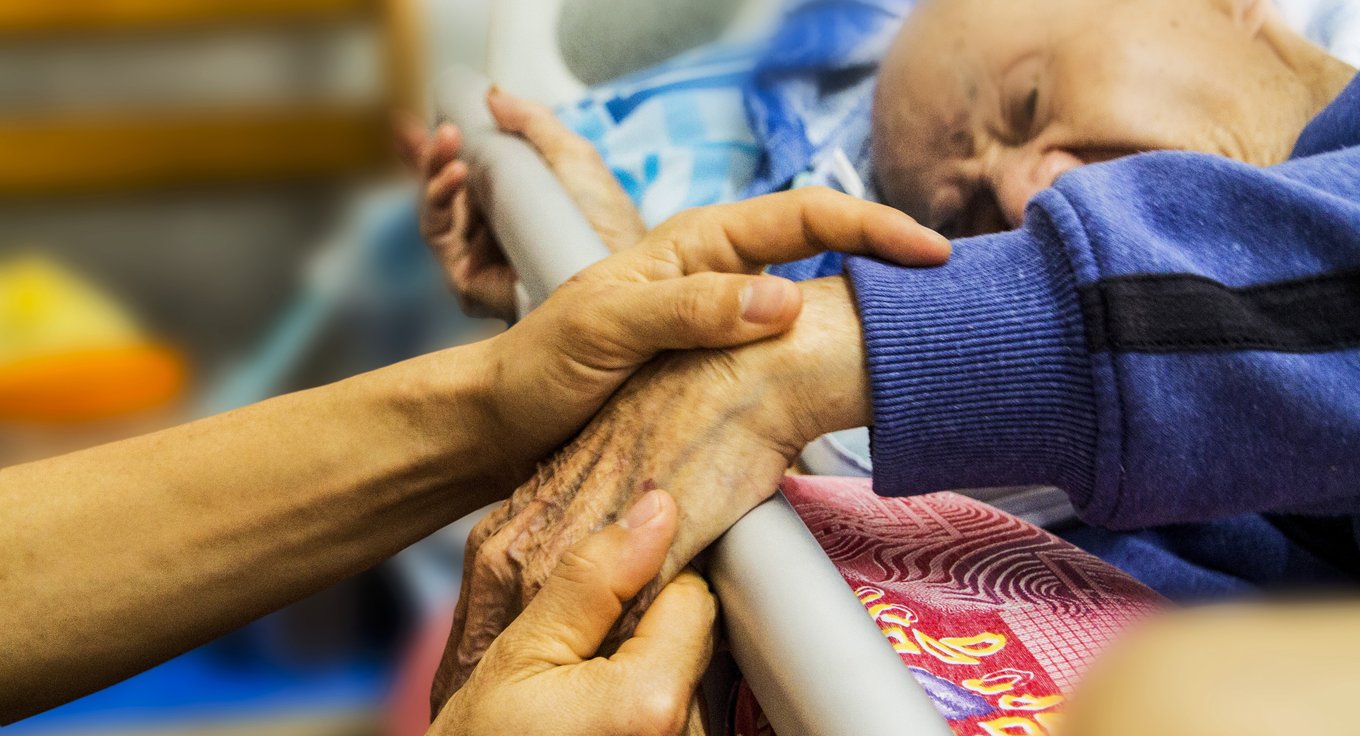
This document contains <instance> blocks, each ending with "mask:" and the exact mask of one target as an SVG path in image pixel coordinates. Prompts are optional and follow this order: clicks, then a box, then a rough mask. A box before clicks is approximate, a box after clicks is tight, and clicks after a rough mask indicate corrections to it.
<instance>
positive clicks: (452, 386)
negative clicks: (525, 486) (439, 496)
mask: <svg viewBox="0 0 1360 736" xmlns="http://www.w3.org/2000/svg"><path fill="white" fill-rule="evenodd" d="M490 342H491V341H482V342H478V343H473V344H471V345H464V346H461V347H456V348H451V349H448V350H441V351H438V352H435V353H431V354H429V355H425V356H422V357H419V358H415V359H413V360H409V361H406V362H404V363H400V364H398V365H396V366H392V367H391V368H389V369H386V370H387V371H390V372H391V373H390V374H389V381H388V382H389V383H390V385H391V387H392V389H391V391H392V394H393V396H392V403H393V405H394V406H395V407H396V408H397V410H398V411H399V412H400V413H401V414H402V415H403V417H404V421H405V422H406V424H407V425H408V427H409V430H408V431H409V434H410V437H411V439H412V444H413V446H412V450H411V451H412V454H413V457H417V458H421V461H422V462H423V463H424V464H425V465H427V466H428V472H431V473H434V474H436V475H437V476H438V477H439V478H440V480H441V482H442V485H443V486H445V487H456V488H459V489H462V490H460V493H461V494H462V495H465V496H466V495H468V494H473V495H479V498H478V499H475V500H476V501H478V502H479V503H480V504H485V503H490V502H491V501H494V500H497V499H499V498H501V497H502V496H504V495H506V494H507V493H508V492H509V490H510V489H512V488H513V487H514V484H515V483H518V482H519V480H521V479H522V478H520V477H519V476H521V475H522V474H523V472H522V471H521V470H520V468H519V465H520V464H519V463H515V462H514V460H513V453H512V452H510V451H509V450H510V446H509V445H508V444H507V441H506V437H507V433H506V431H505V429H504V427H503V426H502V422H501V419H500V417H499V414H498V412H497V410H496V394H497V390H498V389H497V386H498V384H499V378H498V371H497V369H496V365H497V364H496V356H495V353H494V350H493V349H492V348H491V346H490ZM481 496H484V498H482V497H481Z"/></svg>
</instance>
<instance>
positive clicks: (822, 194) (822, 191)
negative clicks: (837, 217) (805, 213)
mask: <svg viewBox="0 0 1360 736" xmlns="http://www.w3.org/2000/svg"><path fill="white" fill-rule="evenodd" d="M796 192H797V194H798V201H799V204H801V205H803V206H805V207H810V208H818V207H829V206H831V205H833V204H836V203H837V202H839V201H840V200H841V196H842V195H841V194H839V193H838V192H837V191H836V190H834V189H831V188H830V187H825V186H812V187H803V188H802V189H798V190H796Z"/></svg>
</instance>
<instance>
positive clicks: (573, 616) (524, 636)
mask: <svg viewBox="0 0 1360 736" xmlns="http://www.w3.org/2000/svg"><path fill="white" fill-rule="evenodd" d="M675 526H676V508H675V502H674V501H673V500H671V498H670V496H668V495H666V493H665V492H664V491H652V492H651V493H648V494H647V495H645V496H643V497H642V499H640V500H639V501H638V502H637V503H636V504H635V505H634V506H633V508H632V509H631V510H630V511H629V512H628V513H627V515H625V516H624V517H623V519H621V520H620V521H619V523H618V524H614V525H611V526H608V527H605V528H604V529H603V530H601V531H600V532H599V533H597V534H595V535H593V536H591V537H589V538H587V539H586V540H585V541H583V542H581V543H580V544H577V545H576V546H575V547H573V548H572V549H571V550H570V551H568V552H567V554H566V555H565V556H564V557H563V559H562V562H561V564H559V565H558V566H557V568H556V569H555V570H554V571H553V573H552V575H551V577H550V578H549V579H548V581H547V582H546V583H545V584H544V586H543V589H542V591H540V593H539V595H538V597H536V598H535V599H534V601H533V603H531V604H530V605H529V606H528V607H527V608H526V609H525V610H524V613H522V614H521V615H520V617H519V618H518V619H516V620H515V622H514V623H513V624H511V625H510V626H509V628H507V629H506V630H505V633H503V634H501V636H500V637H499V638H498V639H496V641H495V643H493V644H492V645H491V647H490V648H489V649H488V650H487V653H486V656H485V657H484V658H483V659H482V662H481V664H480V665H478V666H477V668H476V670H474V671H473V672H472V676H471V678H470V679H469V680H468V683H467V685H466V686H465V687H464V688H463V689H462V690H460V691H459V692H458V694H457V695H456V696H454V698H453V699H452V700H450V701H449V704H448V706H447V707H446V708H444V710H443V712H442V713H440V715H439V718H438V719H437V720H436V721H435V723H434V725H433V726H432V727H431V729H430V731H429V733H430V734H431V736H463V735H466V736H484V735H486V734H503V733H507V734H508V733H526V734H527V733H532V734H545V735H550V734H563V735H566V734H581V735H582V736H611V734H617V735H618V736H632V735H633V734H657V735H658V736H661V735H664V734H679V733H682V732H683V730H684V729H685V726H686V722H687V720H688V719H689V717H690V714H691V710H690V703H691V696H692V695H693V694H694V691H695V688H696V686H697V685H698V683H699V678H700V677H701V676H702V675H703V672H704V669H705V668H706V667H707V666H708V658H709V654H710V653H711V651H712V643H713V620H714V616H715V614H716V605H715V603H714V600H713V596H712V595H710V594H709V592H708V586H707V585H706V584H705V583H704V581H703V579H702V578H700V577H699V576H698V575H696V574H694V573H693V572H685V573H682V574H681V575H680V576H679V577H677V578H676V579H675V580H674V581H672V582H671V583H670V584H669V585H667V586H666V587H665V588H664V589H663V590H662V591H661V592H660V594H659V595H658V596H657V598H656V601H655V602H654V603H653V604H652V607H651V608H650V609H648V611H647V614H646V615H645V616H643V617H642V619H641V620H640V621H639V622H638V625H637V630H636V633H635V634H634V636H633V637H632V638H630V639H629V640H628V641H625V642H623V644H622V645H621V646H619V647H618V649H617V650H616V651H614V652H613V653H612V655H611V656H609V657H608V658H607V659H606V658H604V657H600V656H596V654H597V652H599V649H600V644H601V642H602V641H604V637H605V634H606V633H607V632H608V631H609V629H610V627H611V626H613V624H614V622H615V621H616V620H617V619H618V617H619V614H620V613H621V612H622V611H623V610H624V607H625V606H626V605H627V603H628V601H629V600H631V599H632V598H633V596H635V595H637V593H638V591H639V590H641V589H642V588H643V586H645V585H646V584H647V583H648V582H649V581H651V580H652V579H653V578H655V577H656V574H657V571H658V570H660V569H661V564H662V561H663V560H664V559H665V558H666V550H667V548H668V547H669V546H670V542H671V539H672V537H673V536H674V535H675Z"/></svg>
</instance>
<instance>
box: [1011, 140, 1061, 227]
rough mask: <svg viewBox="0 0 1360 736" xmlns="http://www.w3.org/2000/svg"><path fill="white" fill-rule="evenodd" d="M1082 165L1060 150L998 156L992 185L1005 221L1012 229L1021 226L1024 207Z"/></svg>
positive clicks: (1019, 152) (1019, 150) (1025, 149)
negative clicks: (1059, 179) (1066, 173)
mask: <svg viewBox="0 0 1360 736" xmlns="http://www.w3.org/2000/svg"><path fill="white" fill-rule="evenodd" d="M1081 164H1082V161H1081V159H1079V158H1077V157H1076V156H1074V155H1072V154H1070V153H1068V152H1067V151H1063V150H1061V149H1050V150H1047V151H1040V150H1034V149H1030V148H1021V149H1013V150H1010V151H1006V152H1005V153H1003V154H1001V155H1000V156H998V157H997V160H996V161H995V163H994V165H993V167H992V172H991V179H992V182H991V183H992V189H993V191H994V192H996V200H997V203H998V204H1000V205H1001V211H1002V213H1003V214H1005V216H1006V222H1007V223H1009V224H1010V226H1011V227H1013V228H1015V227H1020V225H1021V224H1022V223H1023V222H1024V219H1025V205H1027V204H1029V201H1030V200H1031V199H1034V195H1036V194H1038V193H1039V192H1041V191H1043V190H1045V189H1047V188H1049V187H1051V186H1053V182H1054V181H1055V180H1057V178H1058V177H1059V176H1061V175H1062V174H1063V173H1065V172H1067V171H1070V170H1072V169H1074V168H1076V167H1078V166H1081Z"/></svg>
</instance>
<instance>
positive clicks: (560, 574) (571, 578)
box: [554, 545, 603, 585]
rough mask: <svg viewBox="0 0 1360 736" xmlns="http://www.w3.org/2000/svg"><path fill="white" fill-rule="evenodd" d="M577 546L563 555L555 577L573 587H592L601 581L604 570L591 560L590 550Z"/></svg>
mask: <svg viewBox="0 0 1360 736" xmlns="http://www.w3.org/2000/svg"><path fill="white" fill-rule="evenodd" d="M583 547H584V545H576V546H574V547H571V548H570V549H568V550H567V551H566V552H565V553H563V554H562V559H561V560H560V561H559V562H558V563H557V570H556V572H555V573H554V575H555V576H556V577H557V578H559V579H561V580H563V581H565V582H568V583H571V584H572V585H590V584H592V583H594V582H596V581H598V580H599V579H600V576H601V573H602V572H603V570H602V569H601V568H600V564H599V563H598V562H596V561H595V560H594V559H592V558H591V556H590V553H589V549H588V548H584V549H583Z"/></svg>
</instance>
